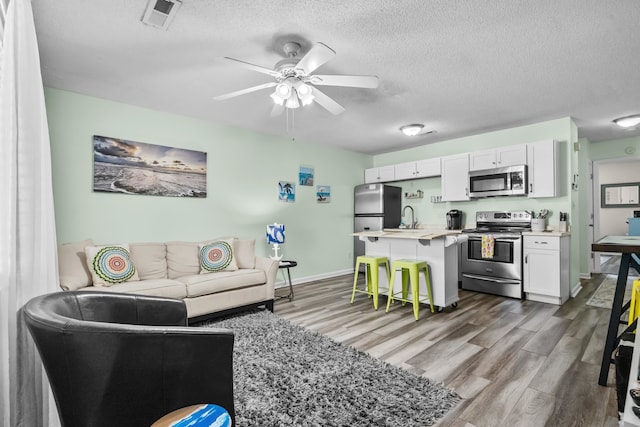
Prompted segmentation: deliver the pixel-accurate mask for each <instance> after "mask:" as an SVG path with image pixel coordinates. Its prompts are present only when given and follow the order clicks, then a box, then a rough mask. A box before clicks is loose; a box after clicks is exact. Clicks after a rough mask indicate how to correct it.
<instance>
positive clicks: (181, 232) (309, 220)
mask: <svg viewBox="0 0 640 427" xmlns="http://www.w3.org/2000/svg"><path fill="white" fill-rule="evenodd" d="M45 96H46V102H47V115H48V120H49V128H50V137H51V147H52V162H53V183H54V198H55V206H56V225H57V232H58V240H59V242H69V241H75V240H80V239H85V238H88V237H91V238H93V239H94V241H95V242H96V243H109V242H140V241H169V240H188V241H200V240H205V239H210V238H214V237H217V236H225V235H236V236H239V237H244V238H255V239H256V248H257V253H258V254H261V255H267V254H269V250H270V248H269V247H268V246H267V245H266V243H265V239H264V229H265V226H266V224H267V223H270V222H274V221H277V222H279V223H284V224H285V225H286V228H287V242H286V244H285V245H284V254H285V257H288V258H293V259H296V260H297V261H298V262H299V266H298V268H296V269H294V270H292V274H293V275H294V280H295V279H296V278H303V279H307V280H308V279H313V278H320V277H325V276H327V275H331V274H332V273H335V272H344V271H347V270H349V269H351V268H353V266H352V237H351V236H350V233H351V232H352V228H353V219H352V216H353V187H354V186H355V185H357V184H360V183H362V182H363V170H364V169H365V168H368V167H371V166H372V165H375V166H384V165H389V164H395V163H401V162H405V161H411V160H416V159H422V158H430V157H439V156H445V155H450V154H457V153H461V152H469V151H475V150H482V149H487V148H495V147H500V146H506V145H514V144H523V143H527V142H533V141H538V140H544V139H555V140H558V141H560V142H561V162H562V167H561V177H562V179H561V182H562V188H563V193H564V194H563V195H562V196H561V197H558V198H554V199H547V198H544V199H528V198H526V197H512V198H492V199H481V200H473V201H468V202H447V203H431V202H430V196H431V195H439V194H440V178H427V179H422V180H414V181H405V182H401V183H395V185H399V186H402V187H403V190H404V191H409V192H415V191H416V190H418V189H420V190H422V191H424V193H425V197H424V198H423V199H412V200H409V201H408V202H410V204H411V205H412V206H413V207H414V209H415V211H416V217H417V219H418V221H419V222H420V223H423V224H440V225H443V224H444V218H445V213H446V212H447V211H448V210H449V209H460V210H462V211H464V212H465V214H466V216H467V218H466V222H467V225H468V226H473V222H474V219H473V216H474V214H475V212H476V211H478V210H493V209H496V210H499V209H512V210H513V209H534V210H540V209H543V208H546V209H550V210H551V212H552V215H551V217H550V218H549V224H551V225H557V222H558V212H560V211H566V212H570V221H571V222H572V227H573V228H572V233H573V235H572V266H571V282H572V283H571V284H572V286H574V285H575V283H577V281H578V275H579V273H578V272H579V271H580V269H581V268H582V264H581V262H580V257H579V256H578V255H579V254H581V253H582V252H583V251H582V250H581V249H580V237H579V236H580V230H579V229H577V228H580V229H581V228H582V226H583V224H580V222H579V221H578V220H577V219H576V217H577V216H578V215H577V211H578V210H579V209H580V207H582V204H581V203H580V198H579V196H578V193H577V192H576V191H573V190H572V189H571V177H572V175H573V174H574V173H577V172H579V168H580V167H581V166H577V165H578V163H579V162H580V161H581V159H582V158H581V157H576V156H579V155H577V154H575V152H574V150H573V149H572V147H573V142H574V141H576V140H577V131H576V127H575V125H574V124H573V122H572V120H571V119H570V118H562V119H557V120H551V121H547V122H543V123H537V124H533V125H528V126H521V127H517V128H512V129H506V130H502V131H497V132H489V133H485V134H480V135H474V136H470V137H465V138H458V139H453V140H449V141H443V142H438V143H433V144H426V145H423V146H421V147H416V148H412V149H408V150H400V151H396V152H393V153H386V154H381V155H377V156H368V155H364V154H358V153H353V152H349V151H344V150H338V149H335V148H327V147H325V146H320V145H316V144H312V143H307V142H305V141H300V140H296V141H295V142H293V141H291V140H290V139H284V138H279V137H274V136H270V135H265V134H259V133H255V132H252V131H248V130H245V129H242V128H236V127H231V126H226V125H221V124H216V123H212V122H207V121H203V120H197V119H192V118H188V117H183V116H178V115H175V114H169V113H165V112H160V111H154V110H150V109H145V108H140V107H135V106H132V105H127V104H121V103H116V102H112V101H108V100H104V99H98V98H93V97H88V96H84V95H78V94H75V93H71V92H65V91H60V90H56V89H50V88H47V89H46V90H45ZM94 134H97V135H103V136H112V137H116V138H122V139H128V140H132V141H138V142H145V143H151V144H159V145H168V146H174V147H178V148H186V149H191V150H199V151H206V152H207V153H208V165H207V168H208V173H207V187H208V188H207V189H208V196H207V198H205V199H190V198H173V197H155V196H132V195H124V194H108V193H94V192H93V191H92V175H93V170H92V164H93V147H92V139H91V138H92V135H94ZM633 143H634V144H635V145H636V146H637V145H638V139H636V140H634V141H633ZM592 150H593V149H592ZM621 151H622V152H624V148H621ZM579 164H580V165H583V163H579ZM300 165H311V166H313V167H314V168H315V184H316V185H330V186H331V203H329V204H318V203H317V202H316V200H315V186H314V187H303V186H299V185H297V173H298V167H299V166H300ZM278 181H293V182H296V202H295V203H289V204H288V203H283V202H280V201H278V200H277V183H278Z"/></svg>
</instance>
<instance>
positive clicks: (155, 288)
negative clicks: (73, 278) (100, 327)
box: [81, 279, 187, 298]
mask: <svg viewBox="0 0 640 427" xmlns="http://www.w3.org/2000/svg"><path fill="white" fill-rule="evenodd" d="M90 290H94V291H105V292H107V291H108V292H124V293H129V294H138V295H150V296H157V297H167V298H185V297H186V296H187V289H186V286H185V285H184V284H183V283H180V282H178V281H176V280H171V279H149V280H136V281H128V282H124V283H117V284H115V285H111V286H109V287H103V286H100V287H95V286H88V287H86V288H82V289H81V291H90Z"/></svg>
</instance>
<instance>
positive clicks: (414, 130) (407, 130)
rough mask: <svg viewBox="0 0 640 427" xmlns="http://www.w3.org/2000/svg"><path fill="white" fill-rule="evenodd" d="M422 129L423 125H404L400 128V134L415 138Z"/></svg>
mask: <svg viewBox="0 0 640 427" xmlns="http://www.w3.org/2000/svg"><path fill="white" fill-rule="evenodd" d="M422 129H424V125H421V124H417V123H414V124H412V125H405V126H402V127H401V128H400V130H401V131H402V133H404V134H405V135H407V136H416V135H418V134H419V133H420V132H421V131H422Z"/></svg>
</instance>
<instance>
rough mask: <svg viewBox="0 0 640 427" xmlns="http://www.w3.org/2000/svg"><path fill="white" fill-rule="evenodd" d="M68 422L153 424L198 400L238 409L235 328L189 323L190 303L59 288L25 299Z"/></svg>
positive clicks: (84, 426) (68, 426) (67, 426)
mask: <svg viewBox="0 0 640 427" xmlns="http://www.w3.org/2000/svg"><path fill="white" fill-rule="evenodd" d="M23 316H24V320H25V322H26V324H27V327H28V328H29V331H30V332H31V335H32V336H33V339H34V341H35V344H36V346H37V348H38V351H39V352H40V356H41V358H42V362H43V364H44V367H45V370H46V372H47V376H48V377H49V382H50V383H51V388H52V390H53V394H54V397H55V400H56V404H57V407H58V411H59V413H60V419H61V422H62V425H63V426H64V427H97V426H109V427H113V426H121V427H122V426H135V427H142V426H149V425H151V424H152V423H153V422H154V421H156V420H157V419H159V418H161V417H162V416H163V415H165V414H167V413H169V412H171V411H174V410H175V409H178V408H181V407H185V406H189V405H194V404H198V403H215V404H217V405H220V406H222V407H224V408H225V409H226V410H227V411H228V412H229V414H230V415H231V419H232V420H235V412H234V406H233V340H234V336H233V332H232V331H229V330H226V329H211V328H196V327H188V326H187V311H186V307H185V305H184V302H183V301H181V300H177V299H171V298H159V297H148V296H139V295H130V294H119V293H111V292H98V291H84V292H56V293H53V294H48V295H42V296H39V297H36V298H34V299H32V300H31V301H29V302H28V303H27V304H25V306H24V308H23Z"/></svg>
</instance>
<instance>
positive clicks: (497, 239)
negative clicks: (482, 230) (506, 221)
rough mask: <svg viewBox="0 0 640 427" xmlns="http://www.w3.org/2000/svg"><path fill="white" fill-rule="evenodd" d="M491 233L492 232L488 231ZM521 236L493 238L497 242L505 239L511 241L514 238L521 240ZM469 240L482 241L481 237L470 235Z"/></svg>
mask: <svg viewBox="0 0 640 427" xmlns="http://www.w3.org/2000/svg"><path fill="white" fill-rule="evenodd" d="M488 234H491V233H488ZM520 238H521V236H495V235H494V236H493V239H494V240H495V241H496V242H500V241H504V240H510V241H514V240H520ZM469 240H473V241H478V242H479V241H480V240H482V238H481V237H476V236H469Z"/></svg>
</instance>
